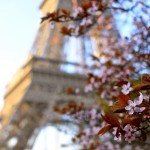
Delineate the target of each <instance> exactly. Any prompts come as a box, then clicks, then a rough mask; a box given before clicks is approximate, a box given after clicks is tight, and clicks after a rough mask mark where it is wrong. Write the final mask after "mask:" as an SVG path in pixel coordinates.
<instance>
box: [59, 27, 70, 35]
mask: <svg viewBox="0 0 150 150" xmlns="http://www.w3.org/2000/svg"><path fill="white" fill-rule="evenodd" d="M61 33H62V34H65V35H69V34H70V32H69V30H68V28H67V27H62V28H61Z"/></svg>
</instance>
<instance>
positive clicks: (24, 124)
mask: <svg viewBox="0 0 150 150" xmlns="http://www.w3.org/2000/svg"><path fill="white" fill-rule="evenodd" d="M61 7H67V8H71V7H72V5H71V0H61V1H60V2H59V0H44V1H43V2H42V4H41V6H40V9H41V11H42V13H43V15H46V13H47V12H53V11H54V10H56V9H57V8H61ZM61 27H62V25H61V24H56V25H55V26H54V29H51V28H50V25H49V23H48V22H44V23H42V24H40V27H39V31H38V34H37V36H36V38H35V42H34V44H33V47H32V49H31V51H30V53H29V57H28V58H27V61H26V62H25V64H24V65H23V66H22V67H21V68H20V69H19V70H18V71H17V73H16V74H15V75H14V77H13V78H12V80H11V81H10V83H9V84H8V86H7V92H6V94H5V103H4V106H3V109H2V111H1V112H0V117H1V128H0V150H31V149H32V146H33V143H34V141H35V139H36V137H37V134H38V133H39V131H40V129H41V127H42V126H44V125H45V124H46V123H48V122H57V121H59V120H61V116H59V115H57V114H54V113H53V112H52V111H53V106H54V105H61V104H65V103H66V102H67V101H68V100H70V99H76V100H77V101H78V100H79V101H80V100H81V99H82V101H86V103H87V97H86V96H85V95H84V94H81V96H80V97H79V96H78V97H77V96H73V95H66V94H65V91H66V89H68V88H70V87H72V88H74V89H77V88H78V89H80V91H81V92H82V91H83V89H84V86H85V73H86V71H87V70H86V68H85V66H84V65H81V64H84V63H85V55H84V51H83V50H81V49H83V45H82V38H78V39H76V38H67V37H66V38H63V36H62V35H61V34H60V28H61ZM71 42H72V43H75V48H74V47H73V46H74V45H73V46H72V47H71V44H70V47H67V46H66V45H69V43H71ZM65 43H66V45H65ZM65 47H67V48H66V49H69V51H71V52H74V54H73V55H74V57H75V58H78V59H77V60H76V59H75V58H74V57H71V56H68V55H67V52H66V51H67V50H65ZM63 48H64V49H63ZM74 49H78V51H76V50H74ZM70 59H71V60H70ZM89 103H90V101H89ZM50 114H52V115H50ZM12 139H15V141H16V143H15V144H14V145H13V146H10V145H9V143H10V141H11V140H12Z"/></svg>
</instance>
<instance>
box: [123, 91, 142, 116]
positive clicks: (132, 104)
mask: <svg viewBox="0 0 150 150" xmlns="http://www.w3.org/2000/svg"><path fill="white" fill-rule="evenodd" d="M142 102H143V95H142V93H140V96H139V99H136V100H134V101H132V100H129V101H128V104H129V105H128V106H126V107H125V110H127V111H129V114H130V115H132V114H133V113H134V112H137V113H141V112H143V111H144V110H145V107H137V106H138V105H140V104H142Z"/></svg>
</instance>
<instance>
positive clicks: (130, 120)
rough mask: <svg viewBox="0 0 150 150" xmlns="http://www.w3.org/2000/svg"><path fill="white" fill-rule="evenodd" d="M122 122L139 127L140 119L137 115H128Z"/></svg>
mask: <svg viewBox="0 0 150 150" xmlns="http://www.w3.org/2000/svg"><path fill="white" fill-rule="evenodd" d="M123 122H124V123H125V124H130V125H133V126H137V127H139V126H140V123H141V122H142V120H141V118H139V116H137V115H130V116H128V117H127V118H125V119H123Z"/></svg>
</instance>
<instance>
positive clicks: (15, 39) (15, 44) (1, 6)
mask: <svg viewBox="0 0 150 150" xmlns="http://www.w3.org/2000/svg"><path fill="white" fill-rule="evenodd" d="M41 2H42V0H31V1H28V0H21V1H20V0H1V1H0V79H1V80H0V103H1V102H2V99H3V95H4V87H5V85H6V84H7V83H8V81H9V80H10V79H11V77H12V75H13V74H14V73H15V72H16V70H17V69H18V67H19V66H20V65H21V64H23V63H24V62H25V59H26V57H27V55H28V52H29V51H30V48H31V46H32V43H33V41H34V37H35V35H36V32H37V29H38V26H39V22H40V18H41V13H40V10H39V5H40V3H41Z"/></svg>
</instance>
